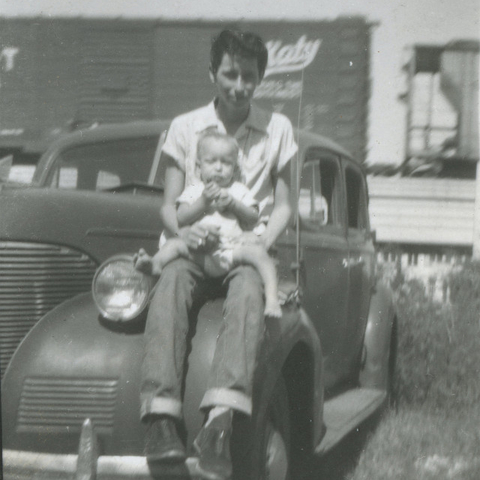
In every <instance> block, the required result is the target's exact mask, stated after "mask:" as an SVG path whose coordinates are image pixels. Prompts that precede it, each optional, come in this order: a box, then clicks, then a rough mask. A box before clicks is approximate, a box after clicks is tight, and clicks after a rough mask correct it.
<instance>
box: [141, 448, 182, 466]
mask: <svg viewBox="0 0 480 480" xmlns="http://www.w3.org/2000/svg"><path fill="white" fill-rule="evenodd" d="M146 458H147V463H165V464H172V463H182V462H184V461H185V460H186V459H187V455H186V453H184V452H182V451H181V450H174V451H171V452H168V453H162V454H152V455H146Z"/></svg>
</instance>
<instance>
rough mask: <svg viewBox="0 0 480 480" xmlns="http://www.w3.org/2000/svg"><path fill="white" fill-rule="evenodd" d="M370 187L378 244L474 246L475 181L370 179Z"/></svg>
mask: <svg viewBox="0 0 480 480" xmlns="http://www.w3.org/2000/svg"><path fill="white" fill-rule="evenodd" d="M368 187H369V192H370V205H369V210H370V223H371V225H372V228H373V229H375V230H376V232H377V240H378V242H380V243H404V244H430V245H451V246H472V245H473V230H474V212H475V209H474V207H475V181H474V180H452V179H438V178H393V177H369V178H368Z"/></svg>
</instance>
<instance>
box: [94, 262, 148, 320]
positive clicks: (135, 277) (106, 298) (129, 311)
mask: <svg viewBox="0 0 480 480" xmlns="http://www.w3.org/2000/svg"><path fill="white" fill-rule="evenodd" d="M151 289H152V280H151V279H150V277H148V276H146V275H144V274H143V273H142V272H139V271H138V270H135V267H134V265H133V257H132V256H130V255H116V256H114V257H112V258H109V259H108V260H107V261H106V262H104V263H103V264H102V265H100V267H99V268H98V270H97V272H96V273H95V277H94V279H93V285H92V293H93V299H94V300H95V304H96V305H97V308H98V309H99V310H100V313H101V314H102V315H103V316H104V317H105V318H108V319H109V320H115V321H119V322H124V321H128V320H132V319H133V318H136V317H138V315H140V313H141V312H142V311H143V310H144V309H145V307H146V306H147V304H148V300H149V295H150V291H151Z"/></svg>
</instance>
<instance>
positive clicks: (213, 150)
mask: <svg viewBox="0 0 480 480" xmlns="http://www.w3.org/2000/svg"><path fill="white" fill-rule="evenodd" d="M199 154H200V155H199V156H200V158H199V159H198V161H199V165H200V178H201V179H202V181H203V183H208V182H211V181H213V182H215V183H216V184H217V185H218V186H219V187H222V188H225V187H229V186H230V185H231V183H232V181H233V175H234V173H235V166H236V164H237V149H236V148H235V146H233V145H232V144H231V143H230V142H228V141H227V140H225V139H222V138H207V139H205V140H204V141H203V144H202V146H201V149H200V152H199Z"/></svg>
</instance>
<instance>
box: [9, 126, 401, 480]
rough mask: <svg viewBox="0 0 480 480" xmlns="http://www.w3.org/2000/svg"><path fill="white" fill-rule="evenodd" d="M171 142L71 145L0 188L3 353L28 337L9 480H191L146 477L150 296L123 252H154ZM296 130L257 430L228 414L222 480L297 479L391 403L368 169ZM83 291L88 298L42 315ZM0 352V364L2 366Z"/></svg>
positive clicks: (17, 382)
mask: <svg viewBox="0 0 480 480" xmlns="http://www.w3.org/2000/svg"><path fill="white" fill-rule="evenodd" d="M166 128H168V123H165V122H143V123H137V124H134V125H117V126H100V127H97V128H95V129H91V130H87V131H81V132H77V133H74V134H72V135H70V136H66V137H65V138H64V139H62V140H60V141H59V142H57V143H56V144H54V145H52V147H51V148H50V150H49V151H48V152H47V153H46V154H45V155H44V156H43V157H42V159H41V162H40V164H39V166H38V170H37V172H36V175H35V178H34V180H35V184H34V186H30V187H23V188H21V187H18V186H16V187H14V186H9V185H3V186H2V189H1V191H0V202H1V205H2V209H1V210H0V225H1V232H0V234H1V237H0V245H1V250H0V252H1V257H0V258H1V262H2V263H1V264H0V268H1V269H3V271H4V272H9V271H11V273H10V274H9V275H4V274H3V273H2V277H1V278H0V282H2V283H1V284H0V286H1V289H0V294H1V295H2V296H1V297H0V299H1V301H2V304H1V309H2V316H3V315H4V313H3V312H4V311H6V312H7V316H6V320H5V321H4V319H3V318H2V319H1V322H2V326H1V328H3V329H4V331H6V332H9V331H11V332H12V335H11V338H12V341H11V344H12V345H13V348H14V347H15V346H16V343H18V342H19V340H20V339H21V337H23V335H24V334H25V333H26V332H27V330H29V329H30V328H31V327H32V325H33V324H35V325H34V326H33V328H31V330H30V332H29V333H28V334H27V335H26V336H25V338H24V339H23V340H22V342H21V343H20V345H19V346H18V348H16V351H15V353H14V354H13V356H12V358H11V359H10V361H9V364H8V367H7V368H6V371H5V373H4V377H3V382H2V428H3V449H4V450H3V462H4V475H5V478H6V479H7V480H8V479H11V480H13V479H17V478H58V479H63V478H65V479H70V478H74V477H75V478H76V479H82V480H90V479H92V480H93V479H97V480H101V479H121V478H128V479H149V478H195V477H196V469H195V466H196V462H195V458H194V457H193V456H192V457H189V458H188V459H187V461H186V462H185V464H182V465H173V466H169V467H164V468H162V469H157V470H152V469H151V468H150V467H149V465H148V464H147V462H146V459H145V456H144V454H143V436H144V426H143V425H142V424H141V422H140V421H139V378H140V366H141V362H142V356H143V328H144V322H145V312H146V310H147V309H148V299H149V293H150V289H151V287H152V283H151V282H150V281H149V280H148V278H147V277H145V276H143V275H142V274H139V273H138V272H135V271H134V269H133V266H132V265H133V262H132V254H133V253H135V252H137V251H138V249H139V248H140V247H144V248H146V250H147V251H149V252H150V253H153V252H154V251H155V250H156V248H157V244H158V237H159V233H160V230H161V225H160V220H159V215H158V211H159V207H160V204H161V201H162V178H163V171H162V164H161V161H160V147H161V143H162V142H161V140H160V141H159V138H160V137H161V134H162V132H164V131H165V129H166ZM297 133H298V143H299V147H300V148H299V154H298V158H297V159H296V161H294V162H293V163H292V165H291V170H292V171H291V173H292V178H293V179H295V180H294V181H293V182H292V183H293V188H292V198H291V201H292V205H294V206H295V210H296V213H295V215H294V218H292V222H291V225H289V227H288V229H287V230H286V232H285V233H284V234H283V235H282V236H281V237H280V238H279V240H278V241H277V242H276V245H275V252H274V253H275V257H276V259H277V261H278V272H279V278H280V288H281V289H282V291H284V292H285V294H286V301H285V304H284V305H283V307H282V308H283V315H282V318H280V319H275V318H269V319H266V331H265V337H264V341H263V343H262V346H261V351H260V357H259V362H258V366H257V368H256V371H255V383H254V394H253V403H254V413H253V416H252V418H251V419H247V418H245V417H242V416H239V417H238V418H236V417H235V424H234V435H233V438H232V445H231V449H232V458H233V464H234V474H233V477H234V478H235V479H275V480H284V479H287V478H291V479H297V478H309V477H308V473H306V471H305V469H307V472H308V463H309V460H310V459H312V458H313V457H314V456H315V455H322V454H323V453H324V452H326V451H328V450H329V449H331V448H332V447H333V446H334V445H336V444H337V443H338V442H339V441H340V440H341V439H342V438H343V437H345V436H346V435H347V434H348V433H349V432H351V431H352V430H353V429H355V428H356V427H357V426H358V425H359V424H360V423H361V422H362V421H364V420H365V419H366V418H367V417H369V416H370V415H371V414H372V413H374V412H376V411H378V410H380V409H382V408H383V407H384V406H385V405H386V403H387V402H388V399H389V396H390V394H391V387H392V376H393V371H394V365H395V354H396V329H397V323H396V317H395V308H394V303H393V299H392V295H391V292H390V290H389V289H388V288H387V287H386V286H385V285H384V284H382V282H381V281H380V280H379V279H378V278H376V275H375V250H374V232H372V231H371V230H370V224H369V216H368V192H367V186H366V181H365V176H364V172H363V170H362V167H361V165H359V164H358V163H357V162H355V161H354V160H353V159H352V158H351V156H350V155H349V154H348V152H346V151H345V150H344V149H342V148H341V147H340V146H338V145H337V144H335V143H333V142H332V141H330V140H328V139H326V138H323V137H320V136H317V135H312V134H309V133H308V132H303V131H299V132H297ZM100 264H102V265H101V266H100V267H99V265H100ZM97 268H98V270H97V273H96V275H95V277H94V271H95V270H96V269H97ZM8 269H10V270H8ZM87 283H88V284H90V283H92V287H91V288H90V287H89V289H90V290H91V291H90V292H86V293H80V294H79V295H76V296H74V297H73V298H70V299H69V300H66V301H64V302H63V303H61V304H59V305H58V306H56V307H55V308H53V310H51V311H48V310H49V309H50V308H52V306H53V305H55V304H57V303H59V302H60V301H62V300H63V299H65V298H68V297H71V296H72V295H73V294H75V293H76V292H78V291H82V290H87ZM3 292H6V293H3ZM9 294H10V295H11V299H10V298H9V297H8V295H9ZM17 294H18V296H17V297H15V295H17ZM14 297H15V298H14ZM222 301H223V300H222V298H212V299H209V300H208V301H207V302H206V303H205V304H204V305H203V306H202V307H201V308H200V309H199V311H198V312H197V313H196V315H197V321H196V328H195V334H194V335H192V338H191V348H190V349H189V350H190V351H189V358H188V368H187V372H186V378H185V388H184V392H185V393H184V416H185V418H184V440H185V442H186V445H187V448H188V449H189V451H190V452H191V442H192V440H193V438H195V436H196V434H197V432H198V430H199V428H200V427H201V424H202V420H203V416H202V415H201V414H200V413H199V411H198V405H199V403H200V400H201V397H202V395H203V392H204V390H205V386H206V379H207V374H208V371H209V368H210V364H211V360H212V355H213V351H214V346H215V342H216V337H217V333H218V329H219V326H220V324H221V322H222V319H223V317H222ZM47 311H48V313H47ZM39 317H41V318H40V320H38V319H39ZM3 324H4V325H3ZM20 326H21V328H20ZM9 329H10V330H9ZM3 336H4V334H3V333H2V342H3V341H4V340H3ZM5 345H7V346H8V345H9V344H8V343H3V344H2V345H1V348H2V354H3V355H4V357H3V358H2V361H4V359H8V358H9V356H10V355H11V353H10V352H9V351H8V349H7V350H6V353H3V349H4V348H5ZM302 475H304V476H303V477H302Z"/></svg>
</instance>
